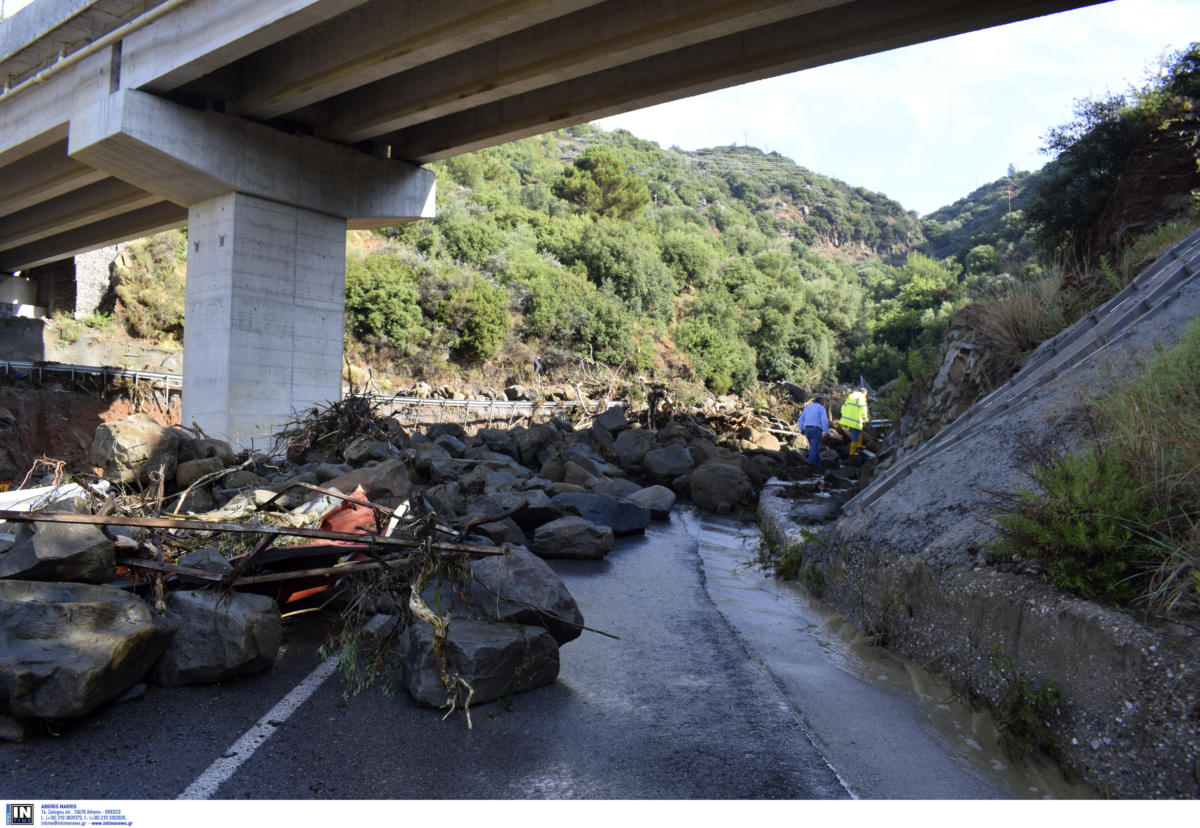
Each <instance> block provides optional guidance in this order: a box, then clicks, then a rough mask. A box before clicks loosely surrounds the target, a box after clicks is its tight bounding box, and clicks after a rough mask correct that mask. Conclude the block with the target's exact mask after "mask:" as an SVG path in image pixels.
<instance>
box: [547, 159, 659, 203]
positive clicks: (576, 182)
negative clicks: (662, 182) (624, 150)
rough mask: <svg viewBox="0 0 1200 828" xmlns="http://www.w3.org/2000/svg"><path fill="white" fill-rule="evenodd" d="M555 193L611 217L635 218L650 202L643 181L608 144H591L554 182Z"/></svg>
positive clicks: (648, 193)
mask: <svg viewBox="0 0 1200 828" xmlns="http://www.w3.org/2000/svg"><path fill="white" fill-rule="evenodd" d="M552 190H553V192H554V195H556V196H558V197H559V198H561V199H563V200H565V201H569V202H571V203H573V204H575V205H576V206H578V207H579V208H580V209H582V210H584V211H586V212H590V213H595V214H596V215H599V216H604V217H606V218H614V219H632V218H636V217H637V216H638V215H639V214H640V213H641V212H642V210H643V209H644V208H645V207H646V205H647V204H649V203H650V190H649V189H648V188H647V187H646V183H645V182H644V181H642V179H641V178H639V177H638V176H637V175H635V174H634V173H633V172H631V171H630V169H629V167H628V166H627V165H626V164H625V162H624V161H623V160H622V159H621V158H620V157H619V156H618V155H617V154H616V153H615V152H613V151H612V150H610V149H608V148H607V147H600V146H591V147H588V148H587V149H586V150H584V151H583V154H582V155H580V156H579V157H578V158H576V159H575V162H574V164H573V165H572V166H570V167H568V168H567V169H566V170H564V171H563V173H562V175H561V176H560V177H559V178H558V180H557V181H555V182H554V187H553V188H552Z"/></svg>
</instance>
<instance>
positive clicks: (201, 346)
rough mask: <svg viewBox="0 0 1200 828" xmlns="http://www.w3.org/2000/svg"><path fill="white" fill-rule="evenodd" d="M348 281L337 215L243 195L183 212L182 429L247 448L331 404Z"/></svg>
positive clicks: (342, 223) (338, 387)
mask: <svg viewBox="0 0 1200 828" xmlns="http://www.w3.org/2000/svg"><path fill="white" fill-rule="evenodd" d="M345 276H346V220H345V219H342V218H337V217H334V216H327V215H323V214H321V213H316V212H313V211H311V210H305V209H303V208H299V207H292V206H289V205H285V204H279V203H277V202H273V201H266V200H264V199H261V198H256V197H254V196H248V195H243V194H241V193H229V194H227V195H223V196H218V197H217V198H214V199H210V200H208V201H204V202H201V203H200V204H197V205H195V206H193V207H191V208H190V209H189V210H188V266H187V306H186V307H187V312H186V320H185V324H184V347H183V353H184V362H183V375H184V396H183V404H184V424H185V425H190V424H191V423H192V421H193V420H194V421H195V422H196V423H198V424H200V425H201V427H202V428H203V429H204V430H205V431H206V432H208V433H210V434H221V435H223V436H225V437H226V438H227V439H229V440H231V441H233V442H234V443H236V444H238V445H241V446H246V447H250V446H252V445H253V444H254V443H255V441H256V438H258V442H262V439H263V438H264V437H265V436H266V435H269V434H271V433H273V432H274V430H275V429H276V428H277V427H278V426H280V425H282V424H283V423H284V422H286V421H287V420H288V419H290V415H291V412H293V411H295V410H303V409H304V408H307V407H308V406H311V405H313V404H314V403H320V402H328V401H333V400H337V399H338V398H339V397H340V396H341V391H342V329H343V310H344V308H345V300H344V289H345ZM258 447H261V448H269V447H268V446H258Z"/></svg>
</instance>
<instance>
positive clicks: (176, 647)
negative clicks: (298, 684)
mask: <svg viewBox="0 0 1200 828" xmlns="http://www.w3.org/2000/svg"><path fill="white" fill-rule="evenodd" d="M167 617H168V618H170V619H171V620H172V621H174V622H175V623H176V624H177V625H178V630H179V631H178V632H177V633H176V634H175V638H174V639H173V640H172V641H171V645H170V646H169V647H167V651H166V652H165V653H163V657H162V660H161V661H159V663H158V666H157V667H156V668H155V670H154V680H155V682H157V683H158V684H161V685H162V686H164V687H179V686H182V685H185V684H215V683H216V682H218V681H224V680H226V679H231V678H239V677H241V676H248V675H251V674H253V673H259V672H262V671H263V670H266V669H267V668H268V667H270V666H271V665H273V664H274V663H275V659H276V657H277V656H278V655H279V644H280V642H281V641H282V640H283V625H282V623H281V621H280V619H279V607H278V606H277V605H276V604H275V601H274V600H273V599H271V598H268V597H267V596H265V595H249V594H242V593H234V594H231V595H225V594H222V593H220V592H216V591H213V590H196V591H195V592H172V593H171V594H170V595H168V596H167Z"/></svg>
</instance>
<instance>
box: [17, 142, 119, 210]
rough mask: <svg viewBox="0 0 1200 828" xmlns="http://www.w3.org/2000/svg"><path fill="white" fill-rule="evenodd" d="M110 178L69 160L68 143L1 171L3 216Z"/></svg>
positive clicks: (47, 148) (51, 146) (29, 156)
mask: <svg viewBox="0 0 1200 828" xmlns="http://www.w3.org/2000/svg"><path fill="white" fill-rule="evenodd" d="M104 178H107V176H106V175H105V174H104V173H102V172H100V171H99V170H94V169H92V168H91V167H89V166H87V165H85V164H80V163H79V162H78V161H73V160H72V159H70V158H68V157H67V142H66V140H62V141H57V142H55V143H53V144H51V145H50V146H48V147H46V148H45V149H43V150H39V151H38V152H35V153H31V154H30V155H28V156H26V157H25V158H24V159H23V160H22V161H21V163H19V164H13V165H11V166H10V167H8V168H6V169H0V180H3V181H4V188H3V189H2V190H0V216H7V215H9V214H11V213H15V212H17V211H18V210H25V209H27V208H29V207H32V206H34V205H35V204H41V203H42V202H44V201H49V200H50V199H52V198H58V197H59V196H61V195H64V194H66V193H69V192H71V191H72V190H77V189H79V188H81V187H86V186H87V185H89V184H95V183H96V182H97V181H101V180H102V179H104Z"/></svg>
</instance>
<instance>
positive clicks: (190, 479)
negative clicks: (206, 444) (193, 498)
mask: <svg viewBox="0 0 1200 828" xmlns="http://www.w3.org/2000/svg"><path fill="white" fill-rule="evenodd" d="M223 468H225V464H224V463H223V462H221V458H219V457H204V458H201V459H199V460H188V461H187V462H186V463H180V464H179V465H178V467H176V469H175V485H176V486H178V487H179V488H181V489H186V488H187V487H188V486H190V485H192V484H193V483H195V482H196V481H197V480H199V479H200V478H202V477H204V476H205V475H209V474H216V473H217V472H219V471H221V469H223Z"/></svg>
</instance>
